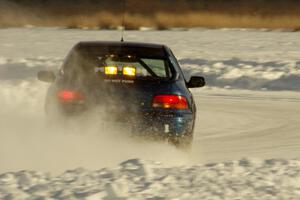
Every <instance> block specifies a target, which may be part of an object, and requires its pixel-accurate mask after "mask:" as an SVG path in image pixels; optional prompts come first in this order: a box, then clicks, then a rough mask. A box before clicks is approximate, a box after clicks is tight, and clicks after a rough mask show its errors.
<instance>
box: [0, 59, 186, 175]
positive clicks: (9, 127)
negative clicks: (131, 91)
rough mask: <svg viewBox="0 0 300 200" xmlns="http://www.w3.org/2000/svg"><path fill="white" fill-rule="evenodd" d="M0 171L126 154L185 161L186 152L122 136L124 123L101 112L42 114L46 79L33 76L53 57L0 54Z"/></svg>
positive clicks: (101, 161) (110, 161) (97, 161)
mask: <svg viewBox="0 0 300 200" xmlns="http://www.w3.org/2000/svg"><path fill="white" fill-rule="evenodd" d="M0 60H1V62H2V65H0V71H1V73H0V74H1V75H0V78H1V81H0V105H1V111H0V158H1V165H0V172H1V173H2V172H5V171H10V170H21V169H33V170H41V171H50V172H54V173H57V172H61V171H63V170H65V169H68V168H75V167H86V168H92V169H98V168H102V167H107V166H111V165H116V164H117V163H119V162H121V161H124V160H126V159H128V158H135V157H138V158H142V159H149V160H160V161H164V163H166V164H170V165H172V164H178V163H179V164H180V163H182V164H183V163H186V162H187V160H188V156H187V155H186V153H184V152H182V151H179V150H177V149H176V148H174V147H172V146H169V145H167V144H165V143H159V142H145V141H143V140H141V141H139V140H138V139H133V138H130V137H128V135H127V134H128V129H127V127H122V126H120V127H115V125H114V126H111V125H110V124H107V123H103V122H102V120H101V117H102V116H101V114H100V115H99V113H96V114H95V113H94V114H90V115H88V116H85V117H82V118H78V119H74V120H68V121H59V122H57V121H56V122H52V121H50V120H49V119H48V118H47V117H46V116H45V111H44V101H45V95H46V91H47V88H48V87H49V84H47V83H43V82H40V81H37V80H36V78H35V76H36V72H37V71H38V70H40V69H45V68H47V69H53V70H54V69H57V65H58V64H59V63H60V62H61V60H59V59H50V58H39V59H35V60H33V59H22V60H18V61H12V60H8V59H0Z"/></svg>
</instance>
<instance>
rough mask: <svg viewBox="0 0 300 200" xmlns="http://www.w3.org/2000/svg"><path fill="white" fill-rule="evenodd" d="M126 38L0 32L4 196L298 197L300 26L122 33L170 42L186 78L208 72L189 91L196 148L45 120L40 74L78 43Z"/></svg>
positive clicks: (0, 189) (0, 192)
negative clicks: (195, 108) (297, 29)
mask: <svg viewBox="0 0 300 200" xmlns="http://www.w3.org/2000/svg"><path fill="white" fill-rule="evenodd" d="M119 38H120V33H119V32H116V31H86V30H64V29H54V28H51V29H47V28H30V29H26V28H21V29H17V28H16V29H14V28H10V29H0V105H1V109H0V199H51V198H52V199H249V200H250V199H251V200H252V199H283V200H285V199H295V200H296V199H300V179H299V177H300V174H299V173H300V160H299V159H300V156H299V155H300V93H299V92H300V32H280V31H274V32H268V31H263V30H232V29H231V30H226V29H224V30H207V29H194V30H190V31H184V32H181V31H162V32H156V31H153V32H152V31H147V32H138V31H129V32H127V33H126V37H125V39H127V40H129V41H141V42H145V41H146V42H155V43H164V44H167V45H168V46H170V47H171V48H172V49H173V51H174V53H175V55H176V56H177V57H178V58H179V60H180V63H181V64H182V67H183V70H184V73H185V74H186V76H187V77H189V76H190V75H191V74H201V75H203V76H205V77H206V79H207V87H205V88H201V89H193V93H194V96H195V99H196V103H197V106H198V113H197V124H196V129H195V141H194V144H193V148H192V150H191V152H183V151H180V150H178V149H176V148H174V147H172V146H169V145H167V144H165V143H158V142H145V141H136V140H133V139H130V138H128V137H126V134H124V133H123V132H120V131H119V130H114V129H113V128H107V127H103V126H102V125H99V124H98V123H95V122H96V119H95V118H93V117H91V118H89V119H86V120H83V121H82V123H81V124H78V123H77V124H74V123H70V124H66V125H65V126H63V127H60V126H51V125H49V124H48V123H47V121H46V119H45V115H44V111H43V101H44V98H45V93H46V89H47V87H48V84H47V83H42V82H39V81H37V80H36V78H35V76H36V72H37V71H39V70H41V69H53V70H57V68H58V67H59V66H60V64H61V62H62V60H63V58H64V56H65V55H66V54H67V52H68V50H69V49H70V48H71V47H72V46H73V45H74V44H75V43H76V42H78V41H81V40H119ZM130 159H133V160H130ZM120 163H121V164H120ZM212 163H214V164H212ZM76 168H77V169H76ZM73 169H75V170H73ZM66 170H68V171H66ZM48 172H50V174H48Z"/></svg>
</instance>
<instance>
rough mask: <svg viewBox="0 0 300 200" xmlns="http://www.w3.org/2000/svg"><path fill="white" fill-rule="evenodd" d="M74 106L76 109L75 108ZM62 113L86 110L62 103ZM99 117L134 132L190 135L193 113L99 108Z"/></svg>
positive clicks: (187, 111)
mask: <svg viewBox="0 0 300 200" xmlns="http://www.w3.org/2000/svg"><path fill="white" fill-rule="evenodd" d="M75 108H76V109H75ZM61 111H63V112H62V113H63V114H64V115H65V116H66V117H70V116H77V115H80V114H82V113H84V112H86V111H87V109H86V108H85V107H82V106H80V107H78V106H74V105H67V106H66V105H64V106H63V109H62V110H61ZM100 111H101V112H100V113H99V115H101V116H102V117H101V119H102V120H103V121H104V122H105V121H106V122H108V123H109V124H113V123H114V122H115V123H118V124H120V123H123V124H124V126H126V127H131V129H132V130H133V132H134V133H135V134H141V135H143V134H150V135H157V136H159V137H181V136H192V134H193V127H194V115H193V113H192V112H191V111H189V110H185V111H178V110H173V111H171V110H168V111H166V110H138V111H130V110H128V111H127V112H124V111H118V112H113V111H110V112H107V111H103V110H101V109H100Z"/></svg>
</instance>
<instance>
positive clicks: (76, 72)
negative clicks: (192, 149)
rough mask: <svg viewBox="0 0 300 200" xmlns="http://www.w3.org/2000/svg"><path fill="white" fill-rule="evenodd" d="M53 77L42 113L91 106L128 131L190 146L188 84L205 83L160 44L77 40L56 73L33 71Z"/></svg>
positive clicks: (77, 111)
mask: <svg viewBox="0 0 300 200" xmlns="http://www.w3.org/2000/svg"><path fill="white" fill-rule="evenodd" d="M38 79H39V80H41V81H46V82H52V85H51V86H50V88H49V90H48V94H47V98H46V104H45V108H46V112H47V113H49V114H51V113H53V112H58V113H59V114H61V115H64V116H67V117H70V116H74V115H80V114H82V113H84V112H87V111H89V110H93V109H95V108H96V107H100V108H102V110H103V112H104V113H105V119H104V120H109V121H116V122H122V123H126V124H127V125H130V126H131V128H132V132H133V133H134V134H138V135H148V136H153V137H158V138H161V139H167V140H168V141H170V142H171V143H173V144H175V145H178V146H189V145H190V144H191V142H192V138H193V129H194V124H195V116H196V107H195V103H194V100H193V96H192V94H191V92H190V91H189V89H188V88H195V87H202V86H204V85H205V81H204V78H203V77H195V76H192V77H191V79H190V80H189V81H188V82H187V81H186V80H185V78H184V76H183V73H182V71H181V69H180V66H179V64H178V62H177V60H176V58H175V56H174V55H173V53H172V51H171V50H170V49H169V48H168V47H167V46H165V45H160V44H147V43H132V42H94V41H93V42H80V43H78V44H76V45H75V46H74V47H73V48H72V50H71V51H70V53H69V55H68V56H67V58H66V59H65V61H64V63H63V65H62V67H61V69H60V72H59V74H58V75H57V76H55V74H54V73H53V72H51V71H41V72H39V73H38Z"/></svg>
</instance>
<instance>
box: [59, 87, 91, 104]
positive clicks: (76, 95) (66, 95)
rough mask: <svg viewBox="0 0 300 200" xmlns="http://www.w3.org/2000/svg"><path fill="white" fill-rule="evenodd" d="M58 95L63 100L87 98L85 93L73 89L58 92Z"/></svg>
mask: <svg viewBox="0 0 300 200" xmlns="http://www.w3.org/2000/svg"><path fill="white" fill-rule="evenodd" d="M57 97H58V99H59V100H60V101H61V102H74V101H83V100H84V99H85V96H84V94H83V93H81V92H76V91H71V90H61V91H59V92H58V93H57Z"/></svg>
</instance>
